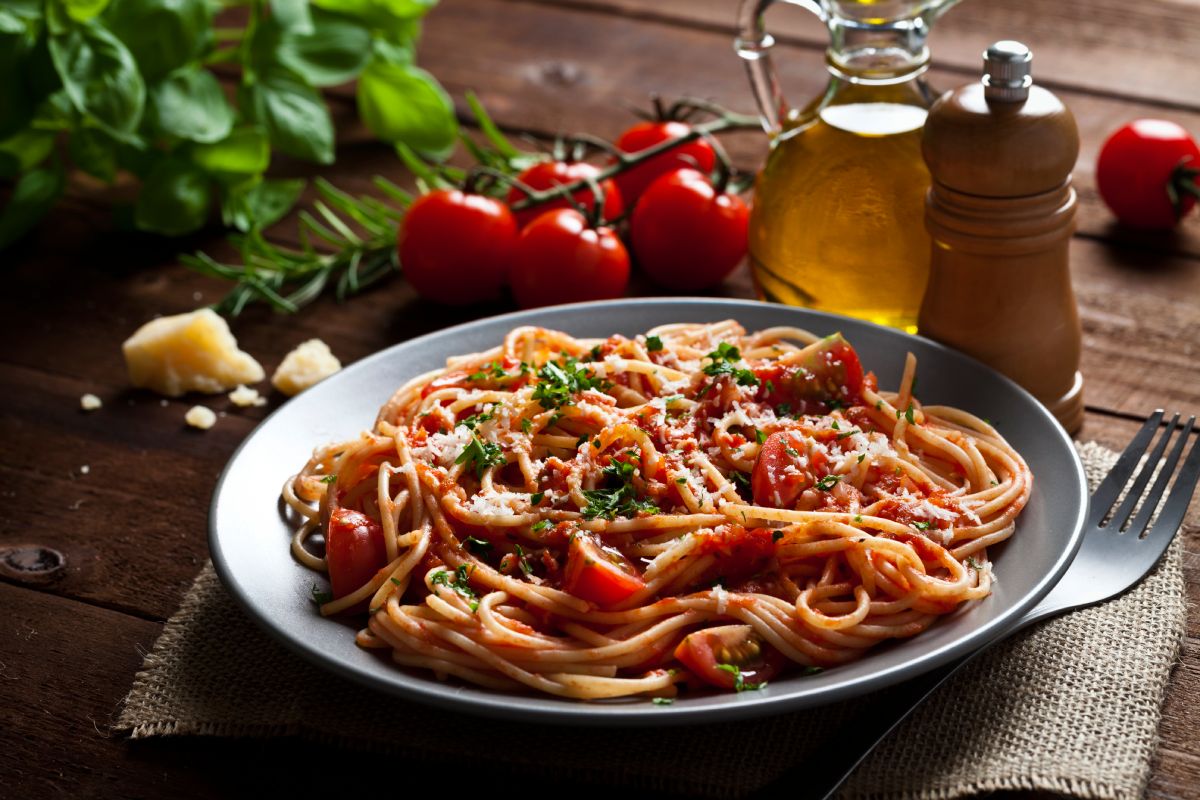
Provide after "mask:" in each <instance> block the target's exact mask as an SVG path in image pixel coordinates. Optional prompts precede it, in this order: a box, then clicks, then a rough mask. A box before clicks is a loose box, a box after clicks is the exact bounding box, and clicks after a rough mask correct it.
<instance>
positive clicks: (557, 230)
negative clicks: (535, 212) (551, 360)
mask: <svg viewBox="0 0 1200 800" xmlns="http://www.w3.org/2000/svg"><path fill="white" fill-rule="evenodd" d="M628 283H629V253H628V252H627V251H626V250H625V245H623V244H621V240H620V238H618V237H617V234H616V233H615V232H614V231H613V229H612V228H608V227H604V226H601V227H599V228H590V227H588V223H587V220H586V219H584V217H583V215H582V214H580V213H579V212H578V211H576V210H575V209H573V208H559V209H555V210H554V211H547V212H546V213H545V214H542V215H541V216H539V217H538V218H537V219H535V220H534V221H533V222H531V223H529V226H528V227H526V228H525V230H523V231H521V235H520V237H519V238H518V239H517V248H516V262H515V263H514V265H513V270H512V289H513V294H514V295H515V296H516V298H517V302H518V303H520V304H521V306H522V307H523V308H531V307H533V306H548V305H555V304H558V303H575V302H581V301H583V300H606V299H609V298H613V297H620V296H621V295H623V294H624V293H625V287H626V285H628Z"/></svg>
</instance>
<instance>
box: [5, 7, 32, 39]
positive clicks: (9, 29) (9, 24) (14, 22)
mask: <svg viewBox="0 0 1200 800" xmlns="http://www.w3.org/2000/svg"><path fill="white" fill-rule="evenodd" d="M26 30H27V27H26V25H25V21H24V20H22V19H21V18H20V17H18V16H17V15H16V14H14V13H13V12H11V11H9V10H8V9H7V8H0V33H3V34H22V33H25V31H26Z"/></svg>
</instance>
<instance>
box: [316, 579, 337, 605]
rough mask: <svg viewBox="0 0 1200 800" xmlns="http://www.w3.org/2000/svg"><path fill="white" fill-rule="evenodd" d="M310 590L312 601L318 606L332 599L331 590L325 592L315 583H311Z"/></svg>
mask: <svg viewBox="0 0 1200 800" xmlns="http://www.w3.org/2000/svg"><path fill="white" fill-rule="evenodd" d="M310 592H311V594H312V601H313V602H314V603H316V604H317V605H319V606H322V605H325V604H326V603H328V602H329V601H330V600H332V599H333V593H332V592H327V591H325V590H324V589H321V588H320V587H318V586H317V585H316V584H315V583H314V584H313V585H312V589H311V590H310Z"/></svg>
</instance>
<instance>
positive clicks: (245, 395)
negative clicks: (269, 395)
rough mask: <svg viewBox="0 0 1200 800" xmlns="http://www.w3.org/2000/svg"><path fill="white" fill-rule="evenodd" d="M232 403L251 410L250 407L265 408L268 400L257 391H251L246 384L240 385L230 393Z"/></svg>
mask: <svg viewBox="0 0 1200 800" xmlns="http://www.w3.org/2000/svg"><path fill="white" fill-rule="evenodd" d="M229 399H230V401H231V402H232V403H233V404H234V405H235V406H239V407H241V408H249V407H250V406H265V405H266V404H267V401H266V398H264V397H262V396H261V395H259V393H258V390H257V389H251V388H250V387H249V386H247V385H246V384H244V383H239V384H238V387H237V388H236V389H234V390H233V391H232V392H230V393H229Z"/></svg>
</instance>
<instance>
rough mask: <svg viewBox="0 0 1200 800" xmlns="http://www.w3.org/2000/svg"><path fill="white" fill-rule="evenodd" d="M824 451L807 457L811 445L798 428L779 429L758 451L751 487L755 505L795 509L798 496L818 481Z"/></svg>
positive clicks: (751, 477)
mask: <svg viewBox="0 0 1200 800" xmlns="http://www.w3.org/2000/svg"><path fill="white" fill-rule="evenodd" d="M824 460H825V459H824V456H823V454H821V453H813V456H812V458H811V459H810V458H809V457H808V444H807V443H806V442H805V441H804V437H802V436H801V435H800V434H798V433H796V432H795V431H776V432H775V433H772V434H771V435H770V436H768V437H767V440H766V441H765V442H763V445H762V448H761V449H760V450H759V451H758V460H757V461H755V462H754V472H753V473H752V474H751V476H750V490H751V491H752V492H753V494H754V502H755V504H756V505H760V506H767V507H769V508H792V507H793V506H795V504H796V499H797V498H798V497H800V494H801V493H802V492H803V491H804V490H805V489H807V488H809V487H811V486H812V485H813V484H815V483H816V476H815V473H816V469H817V467H819V466H821V463H823V462H824Z"/></svg>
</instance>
